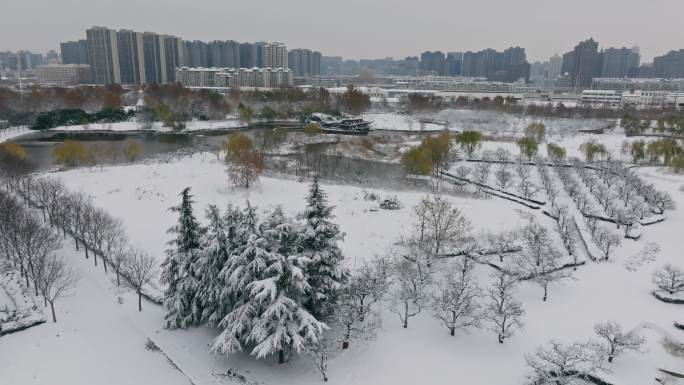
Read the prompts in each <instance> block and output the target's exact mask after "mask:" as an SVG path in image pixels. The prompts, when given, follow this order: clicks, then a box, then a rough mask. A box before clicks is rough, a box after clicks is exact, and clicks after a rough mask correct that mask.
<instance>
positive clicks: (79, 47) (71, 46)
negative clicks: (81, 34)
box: [59, 39, 88, 64]
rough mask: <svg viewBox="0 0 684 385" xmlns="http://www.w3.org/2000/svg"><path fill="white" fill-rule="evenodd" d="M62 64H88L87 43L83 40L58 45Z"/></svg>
mask: <svg viewBox="0 0 684 385" xmlns="http://www.w3.org/2000/svg"><path fill="white" fill-rule="evenodd" d="M59 47H60V51H61V53H62V64H88V42H87V41H86V40H85V39H81V40H78V41H67V42H64V43H61V44H60V45H59Z"/></svg>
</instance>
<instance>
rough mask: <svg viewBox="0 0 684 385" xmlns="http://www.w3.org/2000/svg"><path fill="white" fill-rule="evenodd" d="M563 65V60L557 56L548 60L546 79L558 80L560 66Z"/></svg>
mask: <svg viewBox="0 0 684 385" xmlns="http://www.w3.org/2000/svg"><path fill="white" fill-rule="evenodd" d="M562 65H563V58H562V57H560V56H558V54H556V55H553V56H551V58H549V69H548V79H551V80H554V79H558V77H560V76H561V75H562V73H561V66H562Z"/></svg>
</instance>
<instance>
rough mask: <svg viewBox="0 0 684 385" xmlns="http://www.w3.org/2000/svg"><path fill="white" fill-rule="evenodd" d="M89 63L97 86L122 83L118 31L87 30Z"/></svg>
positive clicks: (98, 28)
mask: <svg viewBox="0 0 684 385" xmlns="http://www.w3.org/2000/svg"><path fill="white" fill-rule="evenodd" d="M86 39H87V41H88V63H89V64H90V72H91V77H92V80H93V82H94V83H96V84H113V83H121V70H120V67H119V49H118V41H117V36H116V31H114V30H113V29H109V28H105V27H92V28H90V29H87V30H86Z"/></svg>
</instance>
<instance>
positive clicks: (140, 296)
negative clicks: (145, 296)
mask: <svg viewBox="0 0 684 385" xmlns="http://www.w3.org/2000/svg"><path fill="white" fill-rule="evenodd" d="M138 311H142V291H140V290H138Z"/></svg>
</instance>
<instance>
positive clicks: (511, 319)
mask: <svg viewBox="0 0 684 385" xmlns="http://www.w3.org/2000/svg"><path fill="white" fill-rule="evenodd" d="M492 278H493V279H494V284H493V285H492V287H490V288H489V289H488V290H487V296H488V297H489V302H488V303H487V305H486V306H485V311H484V314H483V317H484V319H485V320H487V321H488V322H489V323H490V325H491V326H490V329H491V330H492V331H493V332H494V333H496V335H497V338H498V341H499V343H503V342H504V340H505V339H506V338H509V337H511V336H512V335H513V333H515V331H516V330H517V329H520V328H522V327H523V322H522V317H523V316H524V315H525V310H523V307H522V303H520V302H519V301H516V300H515V298H514V296H513V295H514V293H515V286H516V284H517V282H518V280H517V278H515V277H514V276H512V275H510V274H508V273H507V272H505V271H501V270H499V271H497V272H496V273H495V274H493V277H492Z"/></svg>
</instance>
